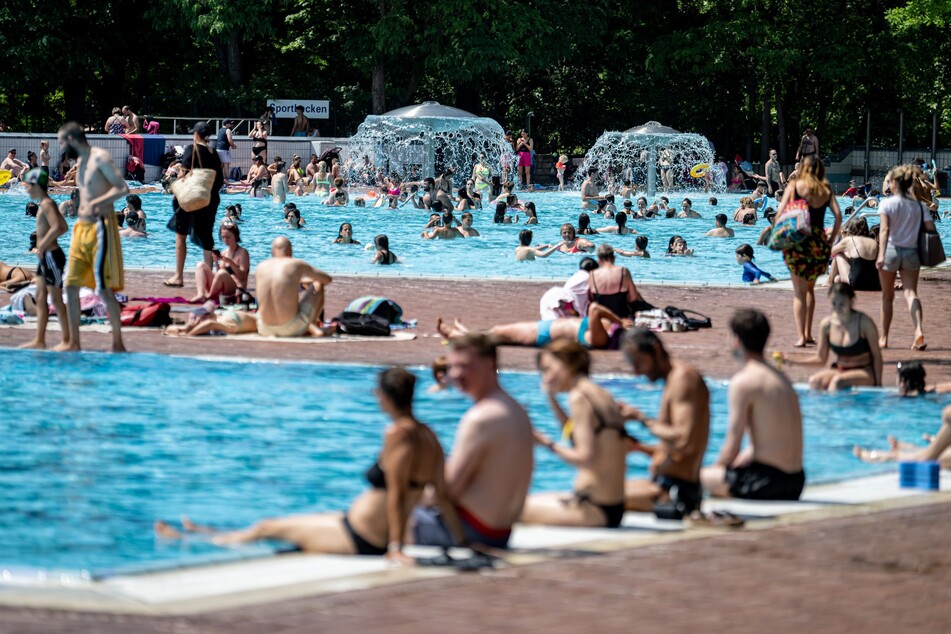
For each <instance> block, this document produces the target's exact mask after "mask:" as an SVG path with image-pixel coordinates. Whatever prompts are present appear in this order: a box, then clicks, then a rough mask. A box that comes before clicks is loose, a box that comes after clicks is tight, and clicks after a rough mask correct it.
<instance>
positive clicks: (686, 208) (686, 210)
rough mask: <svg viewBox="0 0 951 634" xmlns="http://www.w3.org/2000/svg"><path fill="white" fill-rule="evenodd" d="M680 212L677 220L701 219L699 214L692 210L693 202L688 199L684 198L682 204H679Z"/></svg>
mask: <svg viewBox="0 0 951 634" xmlns="http://www.w3.org/2000/svg"><path fill="white" fill-rule="evenodd" d="M680 207H681V212H680V213H679V214H677V217H678V218H703V216H701V215H700V214H699V213H697V212H696V211H694V210H693V201H692V200H690V199H689V198H684V200H683V202H682V203H680Z"/></svg>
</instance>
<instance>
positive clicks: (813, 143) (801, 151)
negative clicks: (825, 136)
mask: <svg viewBox="0 0 951 634" xmlns="http://www.w3.org/2000/svg"><path fill="white" fill-rule="evenodd" d="M807 156H815V157H816V158H818V157H819V138H818V137H817V136H816V134H815V132H813V131H812V128H806V129H805V131H803V133H802V140H801V141H799V148H797V149H796V162H797V163H798V162H799V161H802V160H803V159H804V158H806V157H807ZM790 180H792V177H790Z"/></svg>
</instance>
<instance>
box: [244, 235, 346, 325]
mask: <svg viewBox="0 0 951 634" xmlns="http://www.w3.org/2000/svg"><path fill="white" fill-rule="evenodd" d="M254 279H255V286H256V289H257V293H258V312H257V317H258V332H259V333H260V334H262V335H264V336H265V337H302V336H304V335H306V334H313V335H319V334H322V333H321V331H320V330H319V329H318V328H317V326H316V322H317V321H318V319H319V318H320V313H321V311H322V310H323V307H324V291H325V288H326V286H327V285H328V284H330V283H331V282H332V281H333V280H332V278H331V277H330V276H329V275H327V274H326V273H324V272H323V271H321V270H320V269H316V268H314V267H313V266H311V265H310V264H308V263H307V262H304V261H303V260H297V259H295V258H294V257H293V249H292V248H291V242H290V240H288V239H287V238H285V237H284V236H281V237H278V238H275V239H274V242H272V243H271V257H270V258H269V259H267V260H264V261H263V262H261V263H260V264H258V267H257V269H256V270H255V272H254ZM301 287H303V289H304V290H301Z"/></svg>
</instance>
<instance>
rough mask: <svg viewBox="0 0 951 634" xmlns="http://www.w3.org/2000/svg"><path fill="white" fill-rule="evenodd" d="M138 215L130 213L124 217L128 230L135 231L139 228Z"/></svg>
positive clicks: (133, 212) (134, 212)
mask: <svg viewBox="0 0 951 634" xmlns="http://www.w3.org/2000/svg"><path fill="white" fill-rule="evenodd" d="M139 220H141V219H140V218H139V213H138V212H136V211H130V212H129V213H127V214H126V215H125V226H127V227H128V228H129V229H135V228H136V227H138V226H139Z"/></svg>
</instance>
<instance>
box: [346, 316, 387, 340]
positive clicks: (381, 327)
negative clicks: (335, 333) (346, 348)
mask: <svg viewBox="0 0 951 634" xmlns="http://www.w3.org/2000/svg"><path fill="white" fill-rule="evenodd" d="M337 329H338V330H339V331H340V332H342V333H344V334H345V335H363V336H365V337H389V336H390V324H389V323H387V321H386V320H385V319H383V318H382V317H377V316H376V315H364V314H361V313H349V312H346V311H344V312H342V313H340V316H339V317H337Z"/></svg>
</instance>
